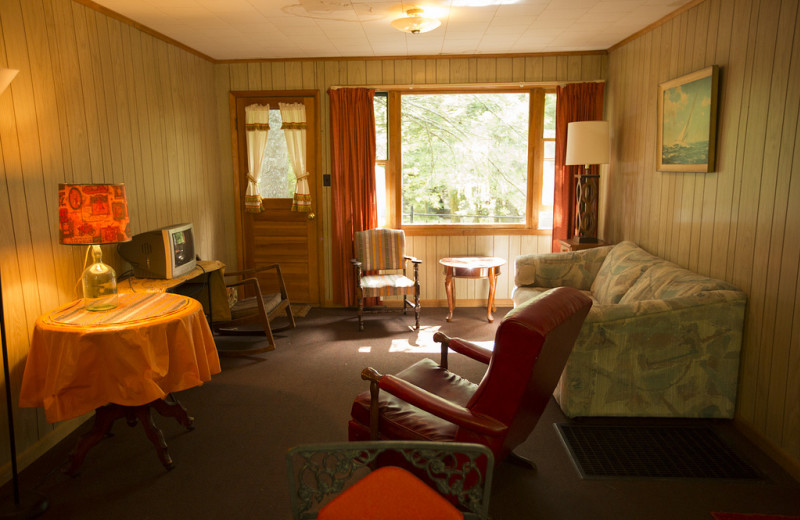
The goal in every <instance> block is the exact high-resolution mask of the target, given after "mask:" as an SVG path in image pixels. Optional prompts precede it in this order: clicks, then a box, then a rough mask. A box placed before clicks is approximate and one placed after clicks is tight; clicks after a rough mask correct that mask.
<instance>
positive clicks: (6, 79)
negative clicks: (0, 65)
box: [0, 69, 19, 94]
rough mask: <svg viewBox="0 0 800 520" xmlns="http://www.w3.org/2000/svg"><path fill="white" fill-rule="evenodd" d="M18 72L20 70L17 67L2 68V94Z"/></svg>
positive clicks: (0, 78) (0, 72)
mask: <svg viewBox="0 0 800 520" xmlns="http://www.w3.org/2000/svg"><path fill="white" fill-rule="evenodd" d="M17 72H19V71H18V70H17V69H0V94H2V93H3V92H4V91H5V90H6V87H8V85H9V84H10V83H11V80H12V79H14V77H16V75H17Z"/></svg>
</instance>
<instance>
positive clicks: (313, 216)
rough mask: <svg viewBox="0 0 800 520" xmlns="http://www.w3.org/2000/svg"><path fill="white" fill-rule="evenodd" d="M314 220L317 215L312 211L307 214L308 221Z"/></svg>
mask: <svg viewBox="0 0 800 520" xmlns="http://www.w3.org/2000/svg"><path fill="white" fill-rule="evenodd" d="M315 218H317V214H316V213H314V212H313V211H312V212H311V213H309V214H308V220H314V219H315Z"/></svg>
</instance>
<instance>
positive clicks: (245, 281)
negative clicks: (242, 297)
mask: <svg viewBox="0 0 800 520" xmlns="http://www.w3.org/2000/svg"><path fill="white" fill-rule="evenodd" d="M245 284H250V285H253V286H254V287H255V289H256V291H258V293H259V294H261V286H260V284H259V283H258V279H257V278H245V279H243V280H238V281H236V282H228V283H226V284H225V287H238V286H240V285H245Z"/></svg>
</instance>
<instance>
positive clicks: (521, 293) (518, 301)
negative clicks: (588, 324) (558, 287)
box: [511, 286, 597, 313]
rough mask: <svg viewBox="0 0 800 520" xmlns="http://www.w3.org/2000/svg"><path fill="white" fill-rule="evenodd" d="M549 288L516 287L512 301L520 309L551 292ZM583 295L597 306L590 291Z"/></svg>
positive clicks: (584, 292)
mask: <svg viewBox="0 0 800 520" xmlns="http://www.w3.org/2000/svg"><path fill="white" fill-rule="evenodd" d="M549 290H550V289H549V288H547V287H531V286H524V287H515V288H514V292H513V293H512V294H511V299H512V300H513V301H514V307H519V306H520V305H522V304H523V303H525V302H526V301H528V300H531V299H533V298H535V297H537V296H539V295H540V294H542V293H544V292H547V291H549ZM581 292H582V293H583V294H585V295H586V296H588V297H589V298H591V299H592V304H594V305H597V299H595V297H594V296H593V295H592V293H590V292H589V291H581ZM589 312H590V313H591V312H592V311H591V310H590V311H589Z"/></svg>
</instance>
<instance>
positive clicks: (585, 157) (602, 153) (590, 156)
mask: <svg viewBox="0 0 800 520" xmlns="http://www.w3.org/2000/svg"><path fill="white" fill-rule="evenodd" d="M608 158H609V140H608V121H576V122H573V123H570V124H569V125H568V126H567V157H566V161H565V162H564V164H567V165H573V164H608Z"/></svg>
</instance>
